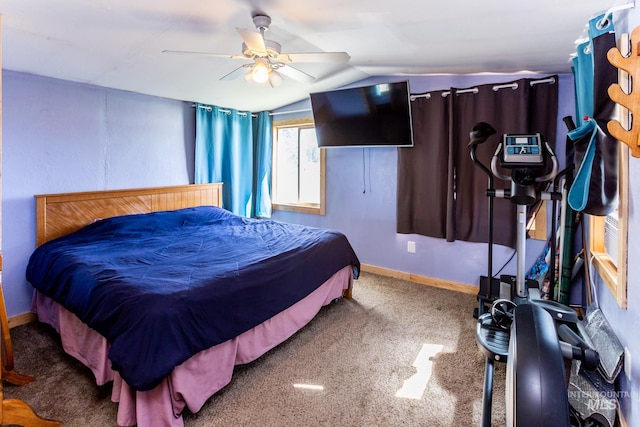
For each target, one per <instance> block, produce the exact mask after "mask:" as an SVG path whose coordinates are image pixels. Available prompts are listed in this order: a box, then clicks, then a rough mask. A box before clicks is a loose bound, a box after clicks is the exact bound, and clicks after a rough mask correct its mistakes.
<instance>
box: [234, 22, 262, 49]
mask: <svg viewBox="0 0 640 427" xmlns="http://www.w3.org/2000/svg"><path fill="white" fill-rule="evenodd" d="M236 30H238V33H240V37H242V41H243V42H244V44H246V45H247V47H248V48H249V49H250V50H251V51H253V52H254V53H256V54H257V55H259V56H266V55H267V47H266V46H265V44H264V38H263V37H262V34H260V33H256V32H255V31H251V30H247V29H245V28H236Z"/></svg>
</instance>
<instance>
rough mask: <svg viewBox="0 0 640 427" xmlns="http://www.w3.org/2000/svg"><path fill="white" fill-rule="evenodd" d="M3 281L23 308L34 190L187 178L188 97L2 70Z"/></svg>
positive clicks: (10, 309) (10, 306) (11, 307)
mask: <svg viewBox="0 0 640 427" xmlns="http://www.w3.org/2000/svg"><path fill="white" fill-rule="evenodd" d="M2 79H3V80H2V83H3V84H2V86H3V102H2V109H3V111H2V112H3V117H2V119H3V146H2V217H3V222H2V244H3V247H2V254H3V257H4V262H3V267H4V268H3V271H2V276H3V281H2V282H3V288H4V293H5V299H6V303H7V313H8V314H9V316H13V315H16V314H21V313H25V312H28V311H29V309H30V304H31V294H32V288H31V286H30V285H29V284H28V283H27V282H26V280H25V279H24V273H25V267H26V265H27V260H28V258H29V255H30V254H31V252H32V251H33V249H34V247H35V201H34V198H33V196H34V194H43V193H63V192H72V191H89V190H105V189H119V188H135V187H150V186H160V185H173V184H175V185H177V184H188V183H190V182H193V156H194V154H193V153H194V141H195V136H194V132H195V130H194V123H195V111H194V109H193V108H192V107H190V105H189V104H188V103H184V102H179V101H173V100H168V99H162V98H154V97H149V96H145V95H139V94H135V93H130V92H123V91H116V90H110V89H104V88H100V87H96V86H88V85H83V84H77V83H71V82H65V81H61V80H55V79H49V78H43V77H37V76H33V75H29V74H23V73H16V72H11V71H7V70H4V71H3V77H2Z"/></svg>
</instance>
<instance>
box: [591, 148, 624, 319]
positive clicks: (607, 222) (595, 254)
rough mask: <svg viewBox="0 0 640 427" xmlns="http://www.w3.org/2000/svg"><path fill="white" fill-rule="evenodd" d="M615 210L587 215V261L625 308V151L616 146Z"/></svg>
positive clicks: (619, 303)
mask: <svg viewBox="0 0 640 427" xmlns="http://www.w3.org/2000/svg"><path fill="white" fill-rule="evenodd" d="M619 156H620V157H619V165H620V166H619V167H620V171H619V175H618V181H619V186H618V209H616V210H615V211H614V212H612V213H611V214H609V215H608V216H606V217H603V216H591V215H590V216H589V253H590V254H591V261H592V262H593V265H594V267H595V269H596V271H597V272H598V274H599V275H600V277H601V278H602V280H603V282H604V283H605V284H606V285H607V287H608V288H609V289H610V290H611V293H612V294H613V296H614V297H615V299H616V301H617V302H618V305H619V306H620V307H621V308H627V224H628V209H627V203H628V194H629V148H628V147H627V146H626V145H625V144H620V154H619Z"/></svg>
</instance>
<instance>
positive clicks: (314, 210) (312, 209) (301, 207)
mask: <svg viewBox="0 0 640 427" xmlns="http://www.w3.org/2000/svg"><path fill="white" fill-rule="evenodd" d="M272 207H273V210H276V211H287V212H299V213H308V214H314V215H324V214H325V210H324V207H323V206H320V205H316V204H298V205H294V204H286V203H274V204H273V206H272Z"/></svg>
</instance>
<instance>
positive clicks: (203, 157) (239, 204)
mask: <svg viewBox="0 0 640 427" xmlns="http://www.w3.org/2000/svg"><path fill="white" fill-rule="evenodd" d="M265 116H266V117H267V119H265V118H264V117H265ZM254 120H256V121H257V122H258V123H262V125H260V124H257V125H255V126H254V124H253V121H254ZM267 126H268V127H269V131H266V129H267ZM270 127H271V120H270V116H269V115H268V113H267V112H262V113H259V114H258V116H257V118H256V119H253V118H252V116H251V113H249V112H244V111H237V110H233V109H224V108H220V107H216V106H211V105H203V104H197V105H196V149H195V151H196V152H195V182H196V184H203V183H210V182H222V183H223V187H222V206H223V207H224V208H225V209H227V210H229V211H231V212H233V213H235V214H237V215H241V216H245V217H253V216H256V214H258V215H259V216H267V217H268V216H270V215H271V200H270V180H271V138H272V137H271V132H270ZM254 130H255V132H254ZM254 172H255V173H254ZM256 179H258V180H259V181H256ZM267 205H268V209H267V208H266V206H267ZM256 207H259V208H260V211H259V212H256Z"/></svg>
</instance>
